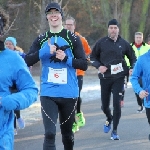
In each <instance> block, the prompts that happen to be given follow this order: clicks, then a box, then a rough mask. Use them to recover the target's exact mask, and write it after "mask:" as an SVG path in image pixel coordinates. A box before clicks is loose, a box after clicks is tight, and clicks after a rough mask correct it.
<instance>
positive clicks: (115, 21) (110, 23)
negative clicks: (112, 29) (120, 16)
mask: <svg viewBox="0 0 150 150" xmlns="http://www.w3.org/2000/svg"><path fill="white" fill-rule="evenodd" d="M109 25H117V26H118V21H117V20H116V19H112V20H110V21H109V22H108V27H109Z"/></svg>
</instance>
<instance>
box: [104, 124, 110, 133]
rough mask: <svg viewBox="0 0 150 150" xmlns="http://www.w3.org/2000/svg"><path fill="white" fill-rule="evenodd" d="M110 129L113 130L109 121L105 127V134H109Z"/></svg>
mask: <svg viewBox="0 0 150 150" xmlns="http://www.w3.org/2000/svg"><path fill="white" fill-rule="evenodd" d="M110 129H111V124H110V123H109V122H108V121H106V122H105V124H104V127H103V130H104V133H108V132H109V131H110Z"/></svg>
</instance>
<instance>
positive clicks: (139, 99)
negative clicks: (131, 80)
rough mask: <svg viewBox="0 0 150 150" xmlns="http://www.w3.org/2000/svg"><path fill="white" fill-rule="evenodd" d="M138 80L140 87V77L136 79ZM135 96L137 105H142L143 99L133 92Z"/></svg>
mask: <svg viewBox="0 0 150 150" xmlns="http://www.w3.org/2000/svg"><path fill="white" fill-rule="evenodd" d="M138 82H139V84H140V86H141V87H142V78H140V79H139V80H138ZM135 96H136V99H137V103H138V105H139V106H143V99H141V98H140V97H139V95H138V94H137V93H135Z"/></svg>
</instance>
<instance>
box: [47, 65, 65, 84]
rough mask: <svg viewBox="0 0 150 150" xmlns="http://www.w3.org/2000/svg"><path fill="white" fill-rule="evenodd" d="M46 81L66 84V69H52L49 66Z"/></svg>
mask: <svg viewBox="0 0 150 150" xmlns="http://www.w3.org/2000/svg"><path fill="white" fill-rule="evenodd" d="M47 81H48V82H53V83H58V84H67V69H66V68H62V69H53V68H50V67H49V73H48V80H47Z"/></svg>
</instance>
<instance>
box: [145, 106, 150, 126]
mask: <svg viewBox="0 0 150 150" xmlns="http://www.w3.org/2000/svg"><path fill="white" fill-rule="evenodd" d="M145 109H146V116H147V119H148V123H149V125H150V108H145Z"/></svg>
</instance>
